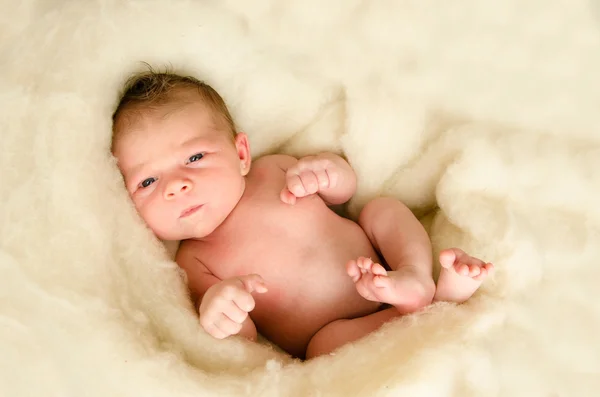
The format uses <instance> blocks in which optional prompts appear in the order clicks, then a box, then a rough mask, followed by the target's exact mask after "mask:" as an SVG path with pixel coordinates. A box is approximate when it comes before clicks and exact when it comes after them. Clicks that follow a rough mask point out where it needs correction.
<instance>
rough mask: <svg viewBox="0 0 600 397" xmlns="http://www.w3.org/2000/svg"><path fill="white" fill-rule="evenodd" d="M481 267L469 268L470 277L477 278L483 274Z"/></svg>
mask: <svg viewBox="0 0 600 397" xmlns="http://www.w3.org/2000/svg"><path fill="white" fill-rule="evenodd" d="M481 269H482V268H481V267H479V266H469V277H477V276H479V275H480V274H481Z"/></svg>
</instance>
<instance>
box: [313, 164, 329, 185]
mask: <svg viewBox="0 0 600 397" xmlns="http://www.w3.org/2000/svg"><path fill="white" fill-rule="evenodd" d="M315 175H316V177H317V181H318V183H319V190H320V189H327V188H328V187H329V175H327V171H326V170H324V169H323V170H316V171H315Z"/></svg>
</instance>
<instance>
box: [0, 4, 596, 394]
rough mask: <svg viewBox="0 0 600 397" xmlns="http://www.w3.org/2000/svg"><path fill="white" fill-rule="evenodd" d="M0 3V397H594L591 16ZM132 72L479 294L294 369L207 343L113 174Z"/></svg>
mask: <svg viewBox="0 0 600 397" xmlns="http://www.w3.org/2000/svg"><path fill="white" fill-rule="evenodd" d="M1 3H2V4H1V5H0V10H1V15H0V24H1V25H0V35H1V36H0V62H1V65H2V67H1V70H2V73H0V82H1V83H0V98H1V99H0V105H1V106H0V131H1V138H0V150H1V151H0V156H1V157H0V178H1V179H0V396H2V397H21V396H44V397H53V396H92V397H95V396H99V397H100V396H102V397H104V396H169V397H179V396H350V395H356V396H403V397H409V396H418V397H423V396H435V397H443V396H511V397H514V396H527V397H532V396H545V397H550V396H561V397H565V396H597V395H600V317H599V315H600V303H599V301H598V292H597V288H598V279H599V278H600V267H599V265H598V260H599V258H600V210H599V208H600V206H599V203H600V114H599V109H600V107H599V106H600V74H599V73H600V6H599V4H598V1H596V2H592V1H584V0H570V1H567V0H562V1H561V0H506V1H502V2H500V1H493V0H487V1H481V0H463V1H458V0H449V1H443V2H442V1H439V2H436V1H427V0H424V1H416V0H397V1H366V0H363V1H360V0H331V1H317V0H305V1H303V2H281V1H275V0H272V1H268V0H263V1H242V0H238V1H234V0H228V1H192V0H188V1H166V0H165V1H141V0H139V1H117V0H88V1H66V0H63V1H61V0H56V1H49V0H37V1H36V0H29V1H27V0H25V1H20V2H17V1H11V0H2V1H1ZM142 61H146V62H148V63H150V64H152V65H153V66H155V67H162V66H166V65H170V66H171V67H172V68H173V69H174V70H175V71H177V72H181V73H190V74H194V75H195V76H197V77H199V78H202V79H204V80H206V81H207V82H208V83H210V84H212V85H213V86H214V87H215V88H216V89H217V90H219V91H220V92H221V93H222V95H223V96H224V97H225V99H226V101H227V102H228V104H229V105H230V107H231V110H232V112H233V114H234V116H235V117H236V119H237V122H238V124H239V126H240V128H241V129H242V130H243V131H245V132H247V133H248V134H249V136H250V140H251V145H252V151H253V155H254V156H255V157H256V156H260V155H262V154H265V153H271V152H277V151H283V152H286V153H291V154H294V155H303V154H307V153H313V152H315V151H321V150H333V151H336V152H339V153H344V154H345V155H346V156H347V158H348V159H349V161H350V162H351V163H352V165H353V166H354V168H355V169H356V172H357V174H358V177H359V184H360V186H359V192H358V193H357V195H356V197H355V198H354V199H353V201H352V202H351V205H350V206H349V209H350V214H351V216H356V214H357V213H358V211H359V210H360V208H361V206H362V205H364V203H365V202H366V201H367V200H369V199H370V198H372V197H375V196H377V195H391V196H394V197H397V198H399V199H401V200H403V201H404V202H406V203H407V204H408V205H409V206H410V207H411V208H413V209H414V211H415V212H416V213H417V214H418V215H419V216H421V217H422V218H423V221H424V223H425V224H427V226H428V227H429V228H430V230H431V235H432V239H433V241H434V244H435V249H436V251H438V250H439V249H441V248H443V247H447V246H452V245H458V246H460V247H463V248H464V249H466V250H469V251H471V252H472V253H473V254H476V255H479V256H481V257H482V258H484V259H486V260H489V261H494V263H496V265H497V274H496V276H495V277H494V278H493V279H492V280H489V281H488V282H486V284H485V286H484V288H482V289H481V290H480V291H479V293H478V294H477V295H476V296H475V297H474V298H473V299H471V300H470V301H469V302H468V303H466V304H464V305H461V306H455V305H450V304H438V305H435V306H432V307H430V308H428V309H427V310H425V311H423V312H422V313H420V314H417V315H413V316H408V317H405V318H403V319H400V320H398V321H395V322H392V323H390V324H388V325H387V326H386V327H384V328H383V329H381V330H380V331H379V332H377V333H375V334H373V335H370V336H369V337H367V338H365V339H364V340H361V341H360V342H357V343H355V344H353V345H350V346H346V347H345V348H343V349H341V350H340V351H339V352H337V354H336V355H334V356H328V357H323V358H320V359H316V360H314V361H311V362H307V363H301V362H295V361H293V360H290V359H288V358H286V357H285V356H284V355H282V354H280V353H278V352H277V351H275V350H274V349H272V348H271V347H269V346H267V345H265V344H258V345H251V344H249V343H246V342H242V341H240V340H237V339H232V340H226V341H219V342H217V341H215V340H214V339H212V338H211V337H209V336H208V335H206V334H204V333H203V332H202V331H201V329H200V328H199V326H198V323H197V318H196V317H195V315H194V312H193V310H192V307H191V304H190V303H189V301H188V298H187V293H186V287H185V284H184V281H182V278H181V277H180V274H179V272H178V270H177V267H176V265H175V264H174V263H173V262H172V261H171V260H170V257H169V254H168V252H166V251H165V249H164V248H163V246H162V245H161V244H160V242H158V241H156V240H155V239H154V238H153V237H152V236H151V234H150V233H149V232H148V231H147V230H146V229H145V227H144V226H143V224H142V223H141V222H140V220H139V218H138V217H137V215H136V213H135V211H134V210H133V208H132V206H131V205H130V204H129V202H128V200H127V197H126V194H125V191H124V189H123V187H122V185H121V179H120V175H119V173H118V170H117V168H116V166H115V162H114V160H113V159H112V158H111V157H110V155H109V154H108V148H109V143H110V130H111V120H110V116H111V113H112V111H113V109H114V107H115V105H116V101H117V93H118V91H119V89H120V87H121V85H122V83H123V82H124V80H125V79H126V78H127V77H128V76H129V75H130V74H131V73H132V72H134V71H136V70H141V69H143V66H142V64H141V62H142ZM340 265H342V264H340Z"/></svg>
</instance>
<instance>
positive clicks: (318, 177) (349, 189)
mask: <svg viewBox="0 0 600 397" xmlns="http://www.w3.org/2000/svg"><path fill="white" fill-rule="evenodd" d="M355 192H356V174H355V173H354V170H353V169H352V167H350V164H348V162H346V160H344V159H343V158H341V157H340V156H338V155H337V154H334V153H321V154H319V155H317V156H307V157H303V158H301V159H300V160H298V162H297V163H295V164H294V165H293V166H291V167H289V168H288V169H287V171H286V186H285V187H284V189H283V191H282V192H281V199H282V200H283V201H284V202H286V203H288V204H294V203H295V202H296V198H300V197H304V196H308V195H311V194H315V193H318V194H319V195H320V196H321V197H322V198H323V200H325V202H327V203H328V204H331V205H335V204H343V203H345V202H346V201H348V200H350V198H351V197H352V195H354V193H355Z"/></svg>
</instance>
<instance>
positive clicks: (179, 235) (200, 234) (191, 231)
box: [152, 225, 215, 241]
mask: <svg viewBox="0 0 600 397" xmlns="http://www.w3.org/2000/svg"><path fill="white" fill-rule="evenodd" d="M214 229H215V228H214V227H213V228H210V227H209V228H207V227H206V226H205V225H202V226H200V225H197V226H196V227H190V228H185V229H176V230H152V231H153V232H154V234H155V235H156V236H157V237H158V238H159V239H161V240H164V241H181V240H191V239H201V238H204V237H206V236H208V235H209V234H211V233H212V232H213V231H214Z"/></svg>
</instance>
